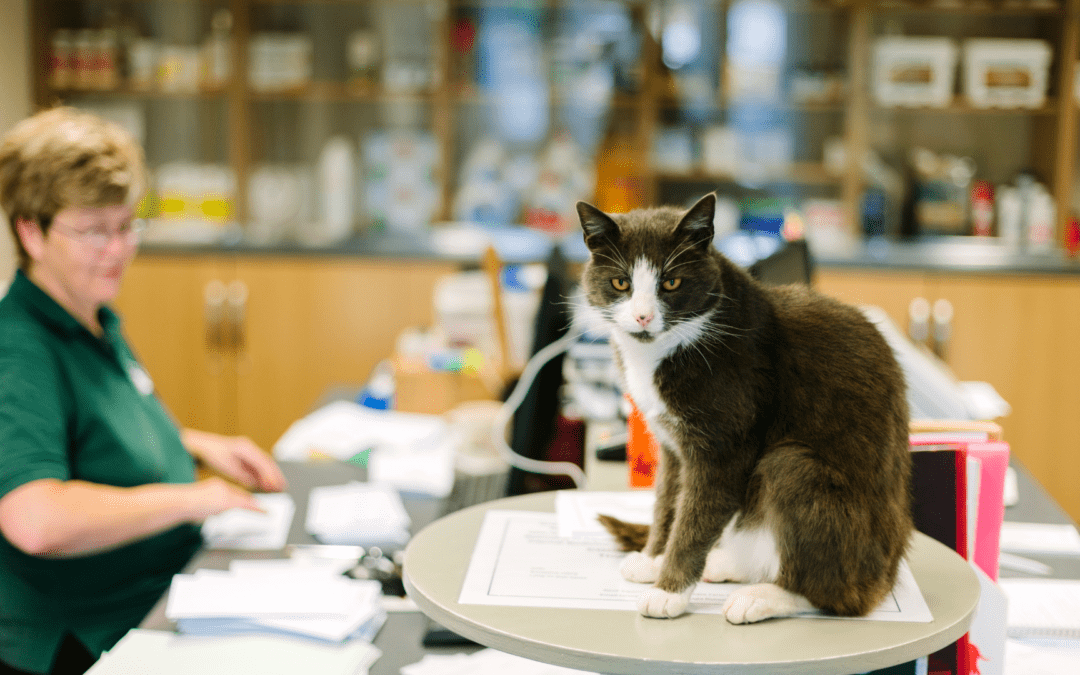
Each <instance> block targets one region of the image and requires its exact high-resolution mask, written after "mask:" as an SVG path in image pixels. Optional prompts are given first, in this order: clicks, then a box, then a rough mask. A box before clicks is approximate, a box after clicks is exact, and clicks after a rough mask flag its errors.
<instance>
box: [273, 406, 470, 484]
mask: <svg viewBox="0 0 1080 675" xmlns="http://www.w3.org/2000/svg"><path fill="white" fill-rule="evenodd" d="M460 442H461V439H460V435H459V434H457V433H456V432H455V431H454V430H452V429H451V428H450V426H449V425H448V424H447V422H446V420H445V419H443V418H442V417H441V416H439V415H424V414H420V413H406V412H399V411H395V410H372V409H371V408H365V407H364V406H362V405H359V404H357V403H355V402H353V401H334V402H333V403H330V404H328V405H326V406H324V407H322V408H319V409H318V410H316V411H315V412H313V413H311V414H310V415H308V416H306V417H304V418H302V419H300V420H297V421H296V422H294V423H293V425H292V426H290V427H289V428H288V430H287V431H286V432H285V433H284V435H282V437H281V438H280V439H279V440H278V442H277V443H275V444H274V457H276V458H278V459H279V460H294V461H301V462H304V461H308V460H310V459H312V458H319V457H326V456H329V457H333V458H335V459H341V460H349V459H352V458H354V457H357V456H361V457H362V456H363V453H365V452H369V451H370V453H371V456H370V458H369V459H367V460H366V461H367V467H368V476H369V477H370V478H371V480H372V482H378V483H388V484H391V485H393V486H394V487H396V488H398V489H399V490H402V491H404V492H416V493H420V494H428V495H432V496H434V497H446V496H447V495H449V494H450V491H451V490H452V489H453V486H454V455H455V450H456V448H457V445H458V444H459V443H460Z"/></svg>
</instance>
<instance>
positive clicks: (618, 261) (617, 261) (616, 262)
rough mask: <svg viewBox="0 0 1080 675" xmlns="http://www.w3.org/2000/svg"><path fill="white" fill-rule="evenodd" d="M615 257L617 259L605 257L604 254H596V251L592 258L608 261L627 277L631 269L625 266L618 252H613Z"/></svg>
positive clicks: (624, 260)
mask: <svg viewBox="0 0 1080 675" xmlns="http://www.w3.org/2000/svg"><path fill="white" fill-rule="evenodd" d="M615 255H616V256H618V257H617V258H615V257H612V256H610V255H607V254H606V253H598V252H596V251H593V256H594V257H596V258H604V259H606V260H610V261H611V264H612V265H614V266H615V267H618V268H619V269H620V270H621V271H622V272H623V273H624V274H626V275H629V274H630V271H631V270H632V269H633V268H631V267H630V265H627V264H626V259H625V258H623V256H622V253H620V252H618V251H615Z"/></svg>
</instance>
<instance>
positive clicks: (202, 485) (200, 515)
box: [188, 476, 266, 522]
mask: <svg viewBox="0 0 1080 675" xmlns="http://www.w3.org/2000/svg"><path fill="white" fill-rule="evenodd" d="M191 489H192V490H193V492H194V495H193V497H194V498H193V499H192V500H191V502H190V503H191V507H192V509H193V511H192V513H191V514H190V516H189V518H188V520H191V521H195V522H200V521H203V520H206V519H207V518H209V517H210V516H213V515H217V514H219V513H221V512H223V511H228V510H229V509H247V510H249V511H259V512H261V513H266V510H265V509H263V508H262V506H260V505H259V502H258V500H257V499H255V497H253V496H252V494H251V493H250V492H248V491H246V490H244V489H242V488H238V487H236V486H235V485H233V484H232V483H230V482H228V481H226V480H223V479H221V478H218V477H217V476H211V477H210V478H206V479H204V480H200V481H197V482H196V483H195V484H194V485H192V486H191Z"/></svg>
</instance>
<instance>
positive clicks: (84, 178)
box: [0, 107, 146, 269]
mask: <svg viewBox="0 0 1080 675" xmlns="http://www.w3.org/2000/svg"><path fill="white" fill-rule="evenodd" d="M145 190H146V162H145V160H144V158H143V151H142V148H140V147H139V144H138V143H137V142H136V141H135V139H134V138H133V137H132V136H131V134H129V133H128V132H127V131H126V130H125V129H124V128H123V127H121V126H120V125H118V124H114V123H112V122H107V121H105V120H103V119H101V118H100V117H98V116H97V115H93V114H91V113H88V112H84V111H80V110H76V109H75V108H68V107H59V108H52V109H50V110H46V111H43V112H39V113H37V114H35V115H33V116H31V117H28V118H26V119H24V120H23V121H21V122H19V123H18V124H16V125H15V127H14V128H12V129H11V131H10V132H8V134H7V135H6V136H4V138H3V141H2V143H0V207H2V208H3V209H4V211H5V212H6V213H7V215H8V219H9V221H10V226H11V231H12V235H14V238H15V244H16V246H17V248H18V253H19V266H20V267H21V268H23V269H26V268H27V267H28V265H29V262H30V261H29V256H28V255H27V253H26V251H25V250H24V249H23V246H22V242H21V241H20V239H19V236H18V232H17V231H16V222H17V221H19V220H29V221H34V222H37V223H38V225H39V226H40V227H41V228H42V230H47V229H48V227H49V225H50V224H51V222H52V219H53V216H55V215H56V214H57V213H58V212H60V211H61V210H63V209H65V208H67V207H69V206H91V207H94V206H111V205H115V204H124V203H129V204H135V203H136V202H137V201H138V200H139V199H141V198H142V195H143V192H144V191H145Z"/></svg>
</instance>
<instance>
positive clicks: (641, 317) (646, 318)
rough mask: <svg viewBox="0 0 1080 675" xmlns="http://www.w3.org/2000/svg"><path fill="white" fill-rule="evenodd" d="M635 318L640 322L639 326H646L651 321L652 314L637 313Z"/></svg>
mask: <svg viewBox="0 0 1080 675" xmlns="http://www.w3.org/2000/svg"><path fill="white" fill-rule="evenodd" d="M636 318H637V322H638V323H639V324H641V327H642V328H645V327H646V326H648V325H649V323H651V322H652V320H653V315H652V314H651V313H650V314H638V315H637V317H636Z"/></svg>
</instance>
